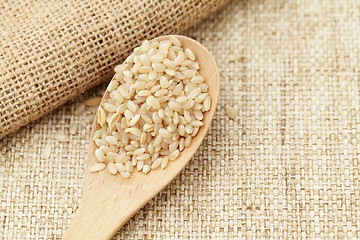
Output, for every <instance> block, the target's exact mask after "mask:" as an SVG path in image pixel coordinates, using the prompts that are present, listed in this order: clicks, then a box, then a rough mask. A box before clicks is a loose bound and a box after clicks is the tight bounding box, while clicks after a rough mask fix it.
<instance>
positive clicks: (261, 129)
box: [0, 0, 360, 239]
mask: <svg viewBox="0 0 360 240" xmlns="http://www.w3.org/2000/svg"><path fill="white" fill-rule="evenodd" d="M184 34H185V35H187V36H190V37H193V38H195V39H196V40H198V41H200V42H201V43H202V44H204V45H205V46H206V47H207V48H208V49H209V50H210V51H211V52H212V53H213V55H214V57H215V58H216V59H217V62H218V65H219V69H220V75H221V96H220V102H219V105H218V108H217V113H216V115H215V119H214V121H213V124H212V127H211V129H210V130H209V132H208V135H207V137H206V138H205V140H204V143H203V144H202V146H201V147H200V149H199V151H198V152H197V154H196V155H195V156H194V158H193V159H192V161H191V162H190V163H189V164H188V165H187V167H186V168H185V169H184V170H183V171H182V172H181V174H180V175H179V176H178V177H177V178H176V179H175V180H174V182H172V183H171V184H170V185H169V186H168V187H167V188H166V189H165V190H164V191H163V192H161V193H160V194H159V195H158V196H157V197H156V198H154V199H153V200H152V201H151V202H150V203H149V204H147V205H146V206H145V207H144V208H143V209H142V210H141V211H140V212H139V213H138V214H136V215H135V216H134V217H133V218H132V219H131V220H130V221H129V223H128V224H127V225H126V226H125V227H124V228H123V229H122V230H121V231H119V233H118V235H117V236H116V237H115V239H133V238H137V239H190V238H192V239H241V238H250V237H251V238H305V237H307V238H328V239H334V238H352V239H354V238H360V186H359V185H360V182H359V176H360V172H359V171H360V170H359V156H360V148H359V147H360V111H359V110H360V102H359V101H360V97H359V95H360V92H359V90H360V83H359V54H360V52H359V48H360V2H359V1H355V0H354V1H350V0H349V1H332V0H323V1H310V0H308V1H300V0H299V1H276V0H264V1H260V0H254V1H248V0H244V1H241V0H238V1H232V2H230V4H228V5H226V6H225V7H224V8H223V9H221V10H220V11H218V12H217V13H215V14H213V15H211V16H210V17H209V18H208V19H206V20H205V21H203V22H201V23H200V24H198V25H197V26H195V27H193V28H191V29H190V30H188V31H187V32H185V33H184ZM229 54H237V55H238V57H239V60H238V61H235V62H230V60H229ZM104 87H105V85H103V86H100V87H96V88H95V89H93V90H92V91H89V92H86V93H85V94H84V95H83V96H82V97H80V98H78V99H77V100H75V101H74V102H73V103H67V104H66V105H64V106H63V107H61V108H59V109H58V110H56V111H55V112H53V113H51V114H50V115H47V116H45V117H43V118H41V119H40V120H38V121H37V122H34V123H32V124H30V125H27V126H25V127H23V128H21V129H20V130H19V131H18V132H16V133H14V134H11V135H9V136H7V137H5V138H3V139H1V140H0V238H2V239H56V238H61V235H62V233H63V232H64V230H65V229H66V227H67V226H68V224H69V222H70V219H71V217H72V215H73V213H74V211H75V210H76V207H77V204H78V203H79V199H80V196H81V190H82V187H81V186H82V179H83V173H84V171H83V168H84V162H85V155H86V147H87V138H88V136H89V133H90V123H88V122H86V120H84V119H86V118H87V117H86V116H88V115H89V114H90V115H91V113H89V111H91V109H87V110H86V113H85V114H84V116H76V115H75V114H74V111H75V109H76V108H77V107H78V106H79V105H80V104H82V102H83V101H84V100H85V99H87V98H89V97H91V96H101V94H102V92H103V90H104ZM228 105H231V106H234V107H235V108H236V109H237V110H238V116H237V118H236V119H235V120H230V119H229V118H228V117H227V116H226V115H225V107H226V106H228ZM74 124H75V125H78V126H79V131H78V134H76V135H70V134H69V133H68V132H69V127H70V126H72V125H74ZM59 130H60V131H63V132H65V133H66V134H67V135H69V137H70V140H71V141H70V142H69V143H59V142H57V141H56V140H54V139H53V137H52V135H53V134H54V133H55V132H56V131H59ZM47 145H51V149H52V153H51V157H50V159H43V158H41V153H42V149H43V148H45V147H46V146H47ZM84 224H85V223H84Z"/></svg>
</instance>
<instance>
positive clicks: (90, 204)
mask: <svg viewBox="0 0 360 240" xmlns="http://www.w3.org/2000/svg"><path fill="white" fill-rule="evenodd" d="M98 187H99V186H98ZM98 187H96V186H93V188H92V189H94V190H95V191H91V189H89V188H88V189H87V190H86V191H84V193H86V195H84V196H83V198H82V202H81V205H80V206H79V208H78V210H77V212H76V215H75V216H74V218H73V219H72V221H71V224H70V227H69V228H68V230H67V231H66V233H65V235H64V236H63V239H76V240H81V239H87V240H90V239H96V240H101V239H111V238H112V237H113V235H115V233H116V232H117V231H118V229H120V228H121V227H122V226H123V225H124V224H125V223H126V222H127V221H128V220H129V219H130V218H131V217H132V216H133V215H134V214H135V213H136V212H137V210H138V209H139V208H140V207H142V205H139V202H137V201H136V200H134V198H136V196H135V195H136V194H131V195H132V196H129V195H130V194H129V192H128V191H124V194H122V196H121V197H120V196H119V195H118V194H111V193H112V191H111V189H110V188H108V187H107V186H102V190H101V191H99V189H97V190H96V188H98ZM131 192H132V191H130V193H131ZM136 202H137V204H134V203H136ZM114 206H116V207H114Z"/></svg>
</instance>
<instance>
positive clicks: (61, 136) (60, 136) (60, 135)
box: [54, 131, 69, 142]
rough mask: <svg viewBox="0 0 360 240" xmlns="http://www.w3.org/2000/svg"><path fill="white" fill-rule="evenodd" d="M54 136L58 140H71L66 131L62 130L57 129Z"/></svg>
mask: <svg viewBox="0 0 360 240" xmlns="http://www.w3.org/2000/svg"><path fill="white" fill-rule="evenodd" d="M54 138H55V139H56V140H58V141H59V142H68V141H69V138H68V136H66V135H65V133H63V132H60V131H57V132H56V133H55V134H54Z"/></svg>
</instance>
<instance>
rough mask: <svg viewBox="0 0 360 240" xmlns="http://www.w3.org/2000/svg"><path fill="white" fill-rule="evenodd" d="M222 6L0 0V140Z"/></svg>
mask: <svg viewBox="0 0 360 240" xmlns="http://www.w3.org/2000/svg"><path fill="white" fill-rule="evenodd" d="M226 1H227V0H197V1H193V0H174V1H162V0H152V1H148V0H131V1H130V0H126V1H112V0H85V1H78V0H65V1H56V0H55V1H54V0H41V1H34V0H25V1H24V0H5V1H4V0H2V1H0V29H1V31H0V138H1V137H3V136H5V135H6V134H8V133H10V132H13V131H15V130H17V129H18V128H20V127H21V126H23V125H25V124H26V123H28V122H29V121H33V120H35V119H37V118H39V117H41V116H43V115H44V114H46V113H48V112H49V111H51V110H54V109H55V108H57V107H59V106H61V105H62V104H64V103H65V102H66V101H68V100H70V99H72V98H74V96H76V95H79V94H80V93H82V92H84V91H85V90H87V89H89V88H90V87H92V86H95V85H97V84H99V83H100V82H103V81H104V80H108V79H110V77H111V75H112V74H113V68H114V66H115V65H116V64H119V63H121V62H122V61H123V60H124V59H125V57H126V56H127V55H128V54H129V52H130V51H132V49H133V48H134V47H135V46H137V45H138V44H139V43H140V42H141V41H143V40H144V39H151V38H154V37H157V36H160V35H166V34H174V33H178V32H179V31H181V30H184V29H186V28H188V27H189V26H191V25H193V24H194V23H196V22H198V21H199V20H200V19H202V18H204V17H205V16H206V15H207V14H209V13H210V12H213V11H214V10H215V9H217V8H218V7H220V6H221V5H223V4H224V3H225V2H226Z"/></svg>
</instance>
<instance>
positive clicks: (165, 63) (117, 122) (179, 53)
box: [85, 36, 211, 178]
mask: <svg viewBox="0 0 360 240" xmlns="http://www.w3.org/2000/svg"><path fill="white" fill-rule="evenodd" d="M195 57H196V56H195V54H194V53H193V51H191V50H190V49H188V48H187V49H183V48H182V47H181V42H180V41H179V40H178V39H177V38H176V37H173V36H172V37H170V39H169V40H164V41H161V42H158V41H151V42H149V41H147V40H146V41H144V42H143V43H142V44H141V46H139V47H137V48H135V49H134V52H133V53H132V54H131V55H130V56H129V57H128V58H127V59H126V60H125V62H124V63H123V64H121V65H118V66H116V67H115V69H114V70H115V75H114V77H113V79H112V81H111V82H110V83H109V86H108V88H107V91H108V92H109V98H108V99H107V100H106V101H105V102H103V103H102V104H101V105H100V106H99V108H98V111H97V123H98V124H99V126H100V129H99V130H97V131H95V132H94V134H93V140H94V142H95V144H96V146H97V149H96V150H95V158H96V160H97V162H98V163H96V164H95V165H93V166H92V167H91V168H90V171H91V172H98V171H101V170H103V169H105V168H106V169H107V170H108V172H109V173H110V174H113V175H115V174H117V173H120V176H121V177H123V178H129V177H130V173H131V172H133V171H134V170H135V169H136V170H137V171H139V172H142V173H144V174H147V173H149V172H150V171H151V170H152V169H157V168H159V167H161V168H162V169H165V168H166V166H167V165H168V162H169V161H175V160H176V159H177V158H178V156H179V155H180V152H181V151H183V150H184V148H185V147H188V146H190V144H191V140H192V138H193V137H195V136H196V134H197V133H198V131H199V129H200V127H201V126H202V125H203V122H202V120H203V118H204V114H203V113H204V112H207V111H209V110H210V107H211V98H210V96H209V94H208V92H207V91H208V86H207V85H206V84H205V83H204V78H203V76H201V75H200V74H199V72H198V70H199V64H198V63H197V62H196V61H195ZM99 99H100V98H92V99H88V100H87V101H86V102H85V105H87V106H95V105H96V104H97V103H98V101H99Z"/></svg>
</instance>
